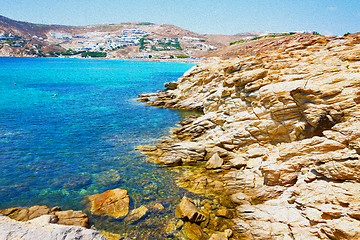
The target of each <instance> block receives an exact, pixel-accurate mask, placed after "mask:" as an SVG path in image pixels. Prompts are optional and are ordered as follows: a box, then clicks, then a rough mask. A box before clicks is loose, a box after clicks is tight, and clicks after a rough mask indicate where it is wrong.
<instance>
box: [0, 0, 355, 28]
mask: <svg viewBox="0 0 360 240" xmlns="http://www.w3.org/2000/svg"><path fill="white" fill-rule="evenodd" d="M0 15H3V16H5V17H8V18H11V19H14V20H19V21H26V22H32V23H41V24H61V25H74V26H85V25H92V24H103V23H123V22H143V21H144V22H152V23H156V24H173V25H176V26H178V27H181V28H184V29H187V30H190V31H193V32H196V33H200V34H229V35H232V34H237V33H241V32H252V31H257V32H288V31H301V30H312V31H317V32H319V33H321V34H323V35H343V34H345V33H347V32H351V33H354V32H360V0H0Z"/></svg>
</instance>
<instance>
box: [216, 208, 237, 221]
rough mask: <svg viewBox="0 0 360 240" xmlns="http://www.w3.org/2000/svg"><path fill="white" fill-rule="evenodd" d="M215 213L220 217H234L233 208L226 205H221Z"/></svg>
mask: <svg viewBox="0 0 360 240" xmlns="http://www.w3.org/2000/svg"><path fill="white" fill-rule="evenodd" d="M215 215H216V216H218V217H224V218H229V219H230V218H234V214H233V212H232V211H231V210H229V209H227V208H225V207H221V208H219V209H218V210H217V211H216V212H215Z"/></svg>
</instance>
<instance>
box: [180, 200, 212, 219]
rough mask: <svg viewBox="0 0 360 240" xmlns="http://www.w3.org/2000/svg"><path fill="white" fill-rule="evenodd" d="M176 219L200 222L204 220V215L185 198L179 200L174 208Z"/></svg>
mask: <svg viewBox="0 0 360 240" xmlns="http://www.w3.org/2000/svg"><path fill="white" fill-rule="evenodd" d="M175 216H176V218H182V219H186V220H188V221H191V222H194V223H196V222H202V221H205V220H206V217H205V215H204V214H203V213H202V212H201V211H200V210H199V209H198V208H197V207H196V206H195V204H194V202H193V201H192V200H191V199H190V198H187V197H183V198H182V199H181V202H180V204H179V205H178V206H177V208H176V212H175Z"/></svg>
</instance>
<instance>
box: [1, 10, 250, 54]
mask: <svg viewBox="0 0 360 240" xmlns="http://www.w3.org/2000/svg"><path fill="white" fill-rule="evenodd" d="M243 38H244V35H213V34H212V35H204V34H198V33H194V32H191V31H189V30H185V29H182V28H180V27H177V26H174V25H168V24H153V23H148V22H135V23H120V24H99V25H90V26H81V27H75V26H62V25H44V24H34V23H28V22H21V21H16V20H12V19H9V18H6V17H4V16H0V56H42V57H45V56H51V57H57V56H58V57H81V55H83V56H86V57H89V56H92V57H99V56H100V57H104V56H106V57H108V58H125V59H126V58H132V59H134V58H190V57H191V58H196V57H198V56H200V55H204V54H207V53H209V52H211V51H214V50H216V49H220V48H223V47H225V46H228V45H229V43H230V42H234V41H239V40H241V39H243ZM87 52H96V53H90V54H88V53H87ZM100 53H101V54H100Z"/></svg>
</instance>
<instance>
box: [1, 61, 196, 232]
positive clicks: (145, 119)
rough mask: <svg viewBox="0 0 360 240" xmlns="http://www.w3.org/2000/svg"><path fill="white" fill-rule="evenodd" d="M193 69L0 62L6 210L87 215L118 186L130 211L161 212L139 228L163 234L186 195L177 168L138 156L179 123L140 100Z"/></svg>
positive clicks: (115, 226)
mask: <svg viewBox="0 0 360 240" xmlns="http://www.w3.org/2000/svg"><path fill="white" fill-rule="evenodd" d="M192 66H193V65H192V64H185V63H164V62H138V61H118V60H89V59H87V60H84V59H51V58H0V171H1V174H0V209H3V208H8V207H14V206H33V205H47V206H49V207H53V206H61V207H62V208H63V209H74V210H78V209H80V210H85V206H84V205H83V204H82V203H81V202H82V200H83V199H84V197H86V196H87V195H91V194H95V193H101V192H103V191H106V190H108V189H112V188H117V187H118V188H122V189H127V190H128V192H129V195H130V197H131V201H132V207H139V206H140V205H143V204H146V203H150V202H154V201H156V202H160V203H162V204H163V205H164V206H165V209H166V211H165V213H164V214H162V215H161V217H162V219H160V220H156V219H155V218H154V219H153V220H152V219H145V221H144V224H143V225H141V224H139V226H142V227H143V228H145V229H146V228H148V230H147V232H151V231H157V230H156V229H157V228H159V226H160V225H163V224H164V221H163V220H164V219H168V218H171V217H173V212H172V211H173V209H174V206H175V205H176V204H177V203H178V202H179V201H180V199H181V197H182V196H183V195H184V194H188V195H189V193H188V192H186V190H184V189H180V188H178V187H176V185H175V180H174V179H176V178H177V177H178V176H179V175H180V174H181V171H182V170H181V168H178V169H176V168H174V169H169V168H163V167H161V166H158V165H156V164H153V163H151V162H149V161H147V160H146V158H145V157H144V156H143V155H141V154H140V153H139V152H137V151H136V150H135V149H136V146H138V145H146V144H154V143H156V141H157V139H159V138H161V137H163V136H166V135H167V134H168V132H169V129H170V128H171V127H174V126H175V124H176V122H178V121H179V120H181V118H182V115H183V114H182V113H181V112H178V111H177V110H171V109H162V108H155V107H148V106H145V105H144V104H143V103H140V102H136V101H135V100H134V98H136V97H137V95H138V94H140V93H145V92H154V91H156V90H158V89H163V83H164V82H168V81H173V80H176V79H177V78H178V77H180V76H181V75H182V74H183V73H184V72H185V71H186V70H188V69H189V68H190V67H192ZM54 94H56V95H57V96H55V97H54ZM153 217H154V216H153ZM157 217H159V216H157ZM91 220H92V222H93V223H94V224H95V227H97V228H103V229H110V230H112V231H114V232H124V231H127V230H126V226H121V224H122V223H121V222H118V221H113V220H111V219H108V218H105V217H97V216H91ZM130 228H131V229H132V230H134V229H136V226H130ZM150 229H152V230H150ZM144 231H145V230H144Z"/></svg>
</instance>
